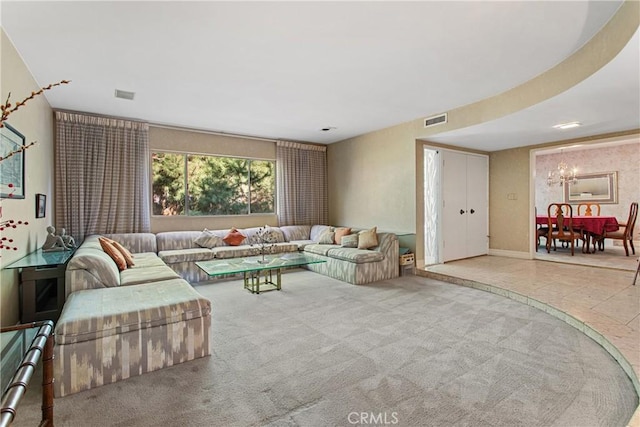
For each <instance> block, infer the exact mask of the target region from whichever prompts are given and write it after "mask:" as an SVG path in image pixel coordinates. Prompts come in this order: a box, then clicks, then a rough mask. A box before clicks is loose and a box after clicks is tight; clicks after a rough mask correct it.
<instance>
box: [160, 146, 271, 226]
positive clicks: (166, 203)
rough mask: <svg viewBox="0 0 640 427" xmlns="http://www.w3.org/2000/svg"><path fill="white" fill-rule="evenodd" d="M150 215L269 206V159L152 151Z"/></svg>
mask: <svg viewBox="0 0 640 427" xmlns="http://www.w3.org/2000/svg"><path fill="white" fill-rule="evenodd" d="M151 159H152V160H151V162H152V173H153V177H152V194H153V214H154V215H190V216H198V215H250V214H262V213H274V212H275V162H274V161H270V160H251V159H242V158H234V157H217V156H208V155H201V154H186V153H152V154H151Z"/></svg>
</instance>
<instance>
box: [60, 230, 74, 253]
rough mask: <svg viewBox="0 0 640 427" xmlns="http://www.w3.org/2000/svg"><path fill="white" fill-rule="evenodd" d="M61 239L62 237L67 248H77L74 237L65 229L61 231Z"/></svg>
mask: <svg viewBox="0 0 640 427" xmlns="http://www.w3.org/2000/svg"><path fill="white" fill-rule="evenodd" d="M60 237H62V241H63V242H64V245H65V246H66V247H67V248H69V249H73V248H75V247H76V240H75V239H74V238H73V236H72V235H70V234H67V230H65V229H64V228H61V229H60Z"/></svg>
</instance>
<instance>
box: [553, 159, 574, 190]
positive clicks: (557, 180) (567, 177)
mask: <svg viewBox="0 0 640 427" xmlns="http://www.w3.org/2000/svg"><path fill="white" fill-rule="evenodd" d="M576 172H578V168H577V167H575V166H574V167H573V168H572V169H571V170H569V165H567V163H566V162H565V161H564V160H561V161H560V163H558V170H557V171H549V175H548V176H547V185H548V186H552V185H556V184H560V186H564V183H565V182H567V183H571V184H576V183H577V182H578V178H576Z"/></svg>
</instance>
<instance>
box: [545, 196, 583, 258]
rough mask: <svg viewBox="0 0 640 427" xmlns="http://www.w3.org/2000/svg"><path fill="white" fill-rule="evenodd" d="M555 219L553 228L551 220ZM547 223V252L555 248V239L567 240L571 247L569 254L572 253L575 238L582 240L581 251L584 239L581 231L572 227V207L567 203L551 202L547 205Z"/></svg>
mask: <svg viewBox="0 0 640 427" xmlns="http://www.w3.org/2000/svg"><path fill="white" fill-rule="evenodd" d="M554 219H555V222H556V224H555V228H554V224H553V220H554ZM547 223H548V226H549V234H548V237H547V253H549V252H551V243H552V242H553V250H554V251H555V250H556V240H560V241H561V242H567V244H568V245H569V246H570V247H571V256H573V255H574V246H575V242H576V241H577V240H582V252H584V250H585V243H586V239H585V237H584V235H583V233H582V232H581V231H575V230H574V229H573V207H572V206H571V205H570V204H568V203H551V204H549V206H548V207H547Z"/></svg>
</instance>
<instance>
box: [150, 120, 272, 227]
mask: <svg viewBox="0 0 640 427" xmlns="http://www.w3.org/2000/svg"><path fill="white" fill-rule="evenodd" d="M149 146H150V149H151V151H178V152H187V153H194V154H198V153H199V154H215V155H223V156H238V157H249V158H253V159H262V160H275V158H276V144H275V142H274V141H268V140H260V139H249V138H236V137H232V136H225V135H218V134H213V133H207V132H197V131H191V130H186V129H175V128H163V127H154V126H151V127H150V129H149ZM265 224H268V225H272V226H276V225H278V219H277V217H276V215H273V214H271V215H270V214H264V215H233V216H204V217H184V216H171V217H169V216H152V217H151V231H152V232H154V233H158V232H161V231H174V230H203V229H204V228H208V229H210V230H218V229H226V228H231V227H237V228H246V227H257V226H261V225H265Z"/></svg>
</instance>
